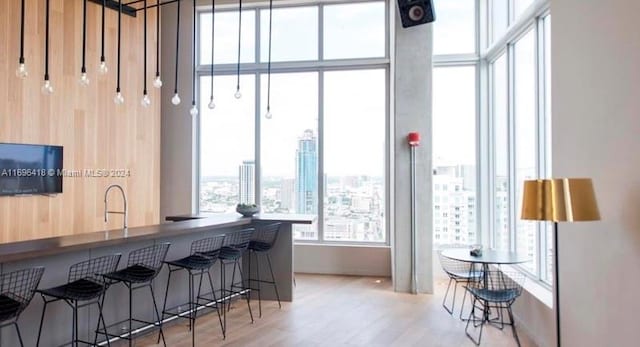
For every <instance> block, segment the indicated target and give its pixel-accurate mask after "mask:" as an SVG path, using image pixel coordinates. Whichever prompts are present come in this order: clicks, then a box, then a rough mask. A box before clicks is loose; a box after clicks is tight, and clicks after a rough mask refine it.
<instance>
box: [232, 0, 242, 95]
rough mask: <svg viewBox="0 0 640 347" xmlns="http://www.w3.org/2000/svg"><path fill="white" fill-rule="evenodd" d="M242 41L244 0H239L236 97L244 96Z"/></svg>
mask: <svg viewBox="0 0 640 347" xmlns="http://www.w3.org/2000/svg"><path fill="white" fill-rule="evenodd" d="M241 42H242V0H238V65H237V69H236V71H237V72H236V74H237V75H238V83H237V85H236V93H235V94H234V95H233V96H235V97H236V99H240V98H241V97H242V93H240V48H241V46H240V43H241Z"/></svg>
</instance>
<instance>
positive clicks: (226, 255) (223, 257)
mask: <svg viewBox="0 0 640 347" xmlns="http://www.w3.org/2000/svg"><path fill="white" fill-rule="evenodd" d="M254 231H255V229H253V228H249V229H243V230H239V231H234V232H231V233H228V234H226V237H225V239H224V247H222V249H221V250H220V255H219V258H220V283H221V284H220V286H221V289H220V291H221V293H222V294H221V299H222V301H223V305H222V310H223V325H222V326H223V328H222V330H223V331H224V332H225V333H226V331H227V315H226V311H229V310H231V299H232V298H233V297H235V296H239V295H244V296H245V298H246V300H247V307H248V308H249V316H250V317H251V323H253V313H252V312H251V303H250V298H249V295H250V292H251V289H250V288H249V287H248V286H247V287H245V286H244V282H243V278H244V277H243V275H242V267H241V266H240V260H241V259H242V255H243V254H244V253H245V252H246V251H247V249H248V248H249V242H251V236H252V235H253V232H254ZM229 264H233V275H232V276H231V284H230V286H229V289H228V290H227V288H226V286H227V282H226V279H227V278H226V271H225V270H226V266H227V265H229ZM236 268H238V272H239V274H240V282H235V277H236ZM227 294H228V295H227ZM225 302H229V306H228V307H227V309H226V310H225V306H224V305H225ZM225 337H226V335H225Z"/></svg>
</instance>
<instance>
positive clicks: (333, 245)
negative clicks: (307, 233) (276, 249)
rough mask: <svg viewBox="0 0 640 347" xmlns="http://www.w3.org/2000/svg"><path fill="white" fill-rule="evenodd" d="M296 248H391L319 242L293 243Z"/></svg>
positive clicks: (381, 245) (364, 244)
mask: <svg viewBox="0 0 640 347" xmlns="http://www.w3.org/2000/svg"><path fill="white" fill-rule="evenodd" d="M293 245H294V246H313V247H351V248H391V246H389V245H387V244H386V243H381V244H375V243H344V242H340V243H329V242H318V241H293Z"/></svg>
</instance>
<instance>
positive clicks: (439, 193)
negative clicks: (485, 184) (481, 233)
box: [433, 165, 477, 246]
mask: <svg viewBox="0 0 640 347" xmlns="http://www.w3.org/2000/svg"><path fill="white" fill-rule="evenodd" d="M469 171H470V170H469V169H467V168H465V166H461V165H459V166H441V167H436V168H435V170H434V175H433V218H434V223H433V224H434V244H435V245H436V246H440V245H453V244H458V245H468V244H473V243H476V242H477V240H476V237H477V233H476V195H475V191H474V190H471V189H469V188H470V187H474V188H475V185H474V184H473V183H469V182H467V181H469V180H470V179H469V177H470V175H469V174H468V172H469Z"/></svg>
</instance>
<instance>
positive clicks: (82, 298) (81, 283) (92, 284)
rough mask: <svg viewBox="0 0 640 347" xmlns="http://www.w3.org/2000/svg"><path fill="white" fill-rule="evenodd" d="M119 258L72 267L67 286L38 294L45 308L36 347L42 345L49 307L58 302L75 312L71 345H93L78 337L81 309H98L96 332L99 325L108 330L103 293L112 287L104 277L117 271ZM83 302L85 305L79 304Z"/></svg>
mask: <svg viewBox="0 0 640 347" xmlns="http://www.w3.org/2000/svg"><path fill="white" fill-rule="evenodd" d="M120 257H121V254H110V255H105V256H102V257H98V258H93V259H89V260H85V261H82V262H79V263H76V264H74V265H71V267H70V268H69V277H68V281H67V283H66V284H63V285H59V286H57V287H52V288H48V289H41V290H38V292H39V293H40V295H41V296H42V300H43V301H44V306H43V307H42V316H41V317H40V328H39V329H38V340H37V342H36V346H39V345H40V338H41V335H42V327H43V324H44V317H45V313H46V311H47V306H48V305H49V304H50V303H53V302H56V301H63V302H65V303H66V304H67V305H69V307H71V309H72V310H73V329H72V340H71V344H74V345H76V344H78V343H84V344H91V343H89V342H85V341H82V340H80V338H79V336H78V309H79V308H82V307H86V306H89V305H98V326H97V327H96V330H98V329H99V328H100V323H102V324H103V326H105V322H104V317H103V315H102V308H103V306H104V293H105V292H106V290H107V288H108V287H109V283H107V282H106V281H105V279H104V277H103V275H104V274H107V273H110V272H113V271H115V270H116V269H117V268H118V263H120ZM80 302H82V304H79V303H80ZM97 338H98V336H97V334H96V336H95V338H94V342H93V343H94V344H95V343H97Z"/></svg>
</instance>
